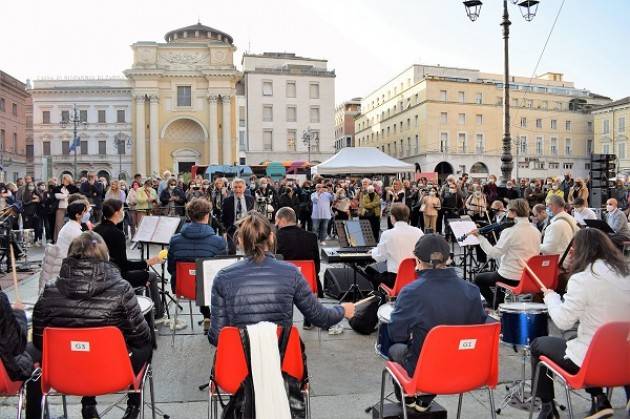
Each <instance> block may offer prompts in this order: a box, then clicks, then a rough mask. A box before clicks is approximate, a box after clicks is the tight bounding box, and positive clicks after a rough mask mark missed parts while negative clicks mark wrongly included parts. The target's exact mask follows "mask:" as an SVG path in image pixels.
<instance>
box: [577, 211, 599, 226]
mask: <svg viewBox="0 0 630 419" xmlns="http://www.w3.org/2000/svg"><path fill="white" fill-rule="evenodd" d="M573 218H575V221H576V222H577V223H578V224H579V225H583V226H584V225H586V223H585V222H584V220H596V219H597V215H595V212H594V211H593V210H592V209H590V208H586V207H584V208H582V211H578V210H577V208H574V209H573Z"/></svg>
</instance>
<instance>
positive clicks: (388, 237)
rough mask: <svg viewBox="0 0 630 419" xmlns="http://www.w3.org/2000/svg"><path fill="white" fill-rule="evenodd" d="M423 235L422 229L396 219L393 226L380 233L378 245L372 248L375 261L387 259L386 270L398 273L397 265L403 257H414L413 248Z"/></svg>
mask: <svg viewBox="0 0 630 419" xmlns="http://www.w3.org/2000/svg"><path fill="white" fill-rule="evenodd" d="M422 236H423V233H422V230H420V229H419V228H417V227H412V226H410V225H409V224H407V223H406V222H404V221H397V222H396V224H394V228H392V229H390V230H386V231H384V232H383V233H382V234H381V239H380V240H379V242H378V246H376V247H375V248H374V249H372V258H373V259H374V260H375V261H376V262H384V261H387V272H391V273H398V265H400V262H402V260H403V259H406V258H410V257H414V255H413V249H414V248H415V247H416V243H417V242H418V240H419V239H420V237H422Z"/></svg>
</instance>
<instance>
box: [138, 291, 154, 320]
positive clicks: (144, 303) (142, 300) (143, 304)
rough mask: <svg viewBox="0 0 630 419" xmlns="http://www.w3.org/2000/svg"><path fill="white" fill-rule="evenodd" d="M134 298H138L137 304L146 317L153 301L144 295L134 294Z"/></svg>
mask: <svg viewBox="0 0 630 419" xmlns="http://www.w3.org/2000/svg"><path fill="white" fill-rule="evenodd" d="M136 298H137V299H138V305H140V311H141V312H142V315H143V316H145V317H146V315H147V314H149V313H150V312H151V310H152V309H153V305H154V304H153V301H151V299H150V298H148V297H145V296H144V295H136Z"/></svg>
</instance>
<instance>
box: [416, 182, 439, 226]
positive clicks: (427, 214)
mask: <svg viewBox="0 0 630 419" xmlns="http://www.w3.org/2000/svg"><path fill="white" fill-rule="evenodd" d="M427 189H428V192H427V194H426V195H425V196H424V197H423V198H422V203H421V205H420V211H421V212H422V216H423V217H424V228H425V231H428V230H431V232H432V233H434V232H435V231H436V228H437V218H438V211H439V210H440V209H441V207H442V203H441V202H440V198H439V197H438V196H437V193H436V192H435V188H433V187H431V186H429V187H427Z"/></svg>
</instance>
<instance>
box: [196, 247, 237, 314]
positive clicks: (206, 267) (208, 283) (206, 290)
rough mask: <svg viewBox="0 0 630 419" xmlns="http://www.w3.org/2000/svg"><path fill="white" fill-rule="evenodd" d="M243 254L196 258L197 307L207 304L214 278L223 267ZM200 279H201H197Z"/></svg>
mask: <svg viewBox="0 0 630 419" xmlns="http://www.w3.org/2000/svg"><path fill="white" fill-rule="evenodd" d="M242 258H243V256H240V255H234V256H215V257H211V258H201V259H197V272H196V278H197V283H196V285H197V301H196V303H197V305H198V306H199V307H202V306H209V305H210V299H211V296H212V284H213V283H214V278H215V277H216V276H217V274H218V273H219V271H220V270H221V269H223V268H227V267H228V266H230V265H232V264H234V263H236V262H238V261H239V260H241V259H242ZM199 279H201V281H200V280H199Z"/></svg>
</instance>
